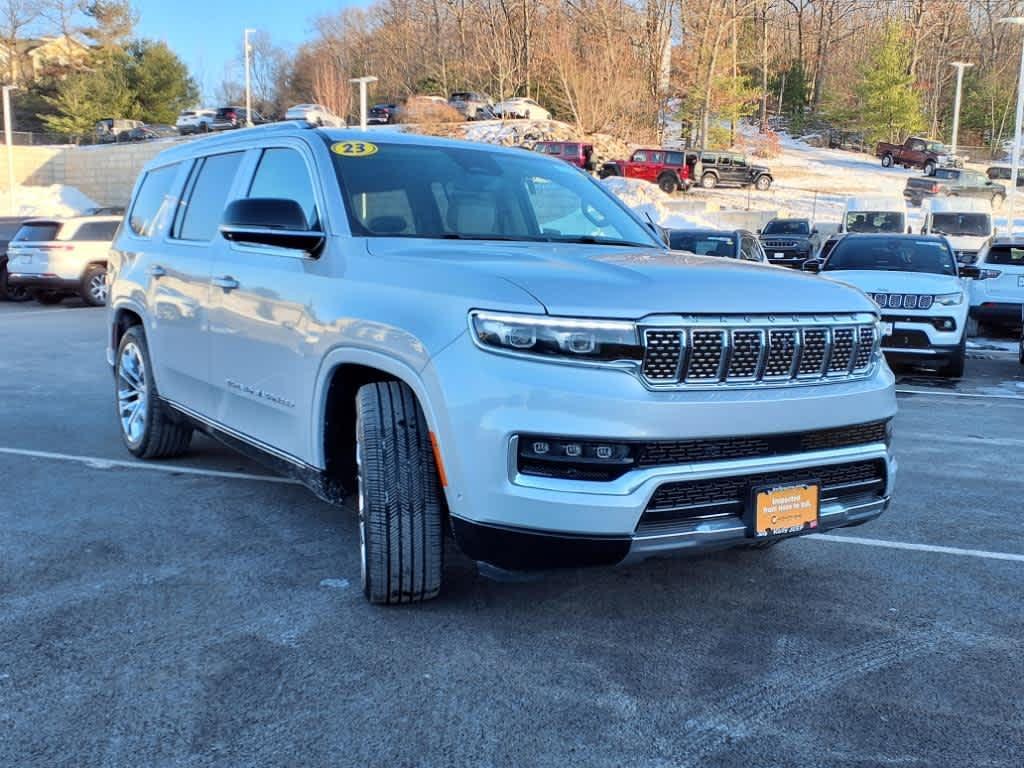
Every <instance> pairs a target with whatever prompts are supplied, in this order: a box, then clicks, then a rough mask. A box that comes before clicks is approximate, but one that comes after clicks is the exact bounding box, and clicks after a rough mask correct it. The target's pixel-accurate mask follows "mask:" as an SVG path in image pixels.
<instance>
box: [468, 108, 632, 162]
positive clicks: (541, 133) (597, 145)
mask: <svg viewBox="0 0 1024 768" xmlns="http://www.w3.org/2000/svg"><path fill="white" fill-rule="evenodd" d="M462 130H463V138H466V139H468V140H469V141H480V142H484V143H485V144H500V145H501V146H504V147H525V148H526V149H533V145H534V144H536V143H537V142H538V141H583V142H586V143H587V144H592V145H593V146H594V155H593V160H594V163H595V166H596V167H600V165H601V164H602V163H606V162H608V161H609V160H621V159H623V158H626V157H629V153H630V150H629V145H628V144H626V142H624V141H621V140H620V139H617V138H615V137H614V136H608V135H606V134H603V133H595V134H593V135H591V136H581V135H580V133H579V132H578V131H577V130H576V129H575V128H573V127H572V126H571V125H567V124H566V123H562V122H559V121H558V120H508V121H502V120H481V121H478V122H474V123H467V124H465V125H464V126H463V129H462Z"/></svg>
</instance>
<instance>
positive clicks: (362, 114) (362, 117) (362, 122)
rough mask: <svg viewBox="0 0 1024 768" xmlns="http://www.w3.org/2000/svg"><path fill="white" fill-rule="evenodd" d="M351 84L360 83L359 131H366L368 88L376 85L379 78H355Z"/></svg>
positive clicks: (370, 76) (369, 76)
mask: <svg viewBox="0 0 1024 768" xmlns="http://www.w3.org/2000/svg"><path fill="white" fill-rule="evenodd" d="M349 82H350V83H359V130H361V131H365V130H366V86H367V85H369V84H370V83H376V82H377V78H376V77H374V76H373V75H366V76H365V77H353V78H352V79H350V80H349Z"/></svg>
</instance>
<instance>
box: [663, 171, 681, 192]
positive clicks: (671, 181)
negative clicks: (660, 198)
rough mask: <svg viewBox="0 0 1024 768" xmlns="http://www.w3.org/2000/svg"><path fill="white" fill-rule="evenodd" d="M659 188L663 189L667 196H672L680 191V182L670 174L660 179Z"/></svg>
mask: <svg viewBox="0 0 1024 768" xmlns="http://www.w3.org/2000/svg"><path fill="white" fill-rule="evenodd" d="M658 188H659V189H661V191H662V192H664V193H665V194H666V195H671V194H672V193H673V192H675V191H676V190H677V189H679V182H678V181H676V180H675V178H674V177H673V176H672V175H670V174H667V173H666V174H665V175H664V176H662V177H661V178H659V179H658Z"/></svg>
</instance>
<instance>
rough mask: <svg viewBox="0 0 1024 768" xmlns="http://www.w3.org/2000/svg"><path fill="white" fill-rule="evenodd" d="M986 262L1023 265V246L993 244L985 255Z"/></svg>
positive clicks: (1014, 265) (1005, 265)
mask: <svg viewBox="0 0 1024 768" xmlns="http://www.w3.org/2000/svg"><path fill="white" fill-rule="evenodd" d="M985 263H986V264H999V265H1000V266H1004V267H1024V248H1014V247H1012V246H1009V245H993V246H992V248H991V249H989V252H988V256H986V257H985Z"/></svg>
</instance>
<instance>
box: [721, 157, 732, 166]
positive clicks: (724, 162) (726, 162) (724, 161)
mask: <svg viewBox="0 0 1024 768" xmlns="http://www.w3.org/2000/svg"><path fill="white" fill-rule="evenodd" d="M718 164H719V165H722V166H730V165H732V158H731V157H730V156H729V155H719V156H718Z"/></svg>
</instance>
